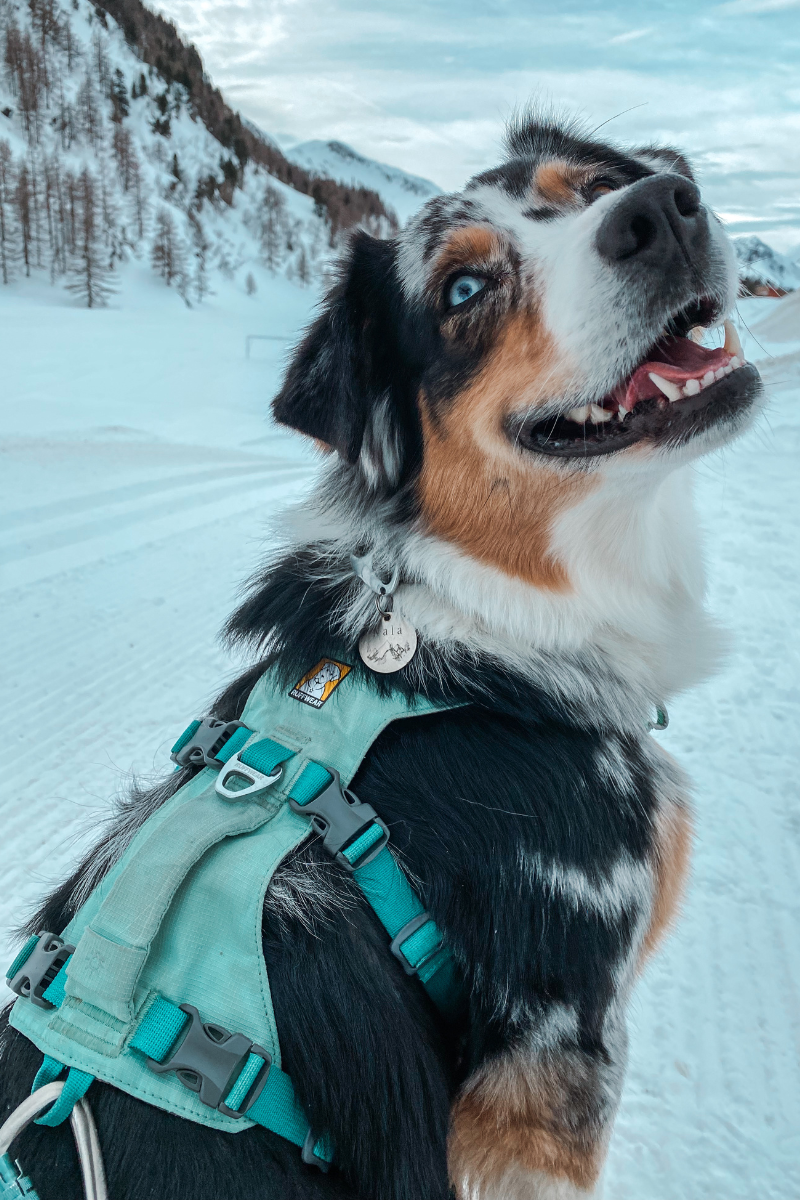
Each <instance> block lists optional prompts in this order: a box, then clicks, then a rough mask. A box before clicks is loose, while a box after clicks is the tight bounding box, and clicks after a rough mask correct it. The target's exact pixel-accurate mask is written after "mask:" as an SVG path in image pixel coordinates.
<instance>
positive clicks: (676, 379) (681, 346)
mask: <svg viewBox="0 0 800 1200" xmlns="http://www.w3.org/2000/svg"><path fill="white" fill-rule="evenodd" d="M652 354H653V357H652V358H650V359H648V361H647V362H646V363H642V365H641V366H640V367H637V368H636V370H635V371H634V373H633V375H631V377H630V379H629V380H628V382H627V384H626V385H623V387H620V389H619V392H620V393H624V394H621V395H615V397H614V399H615V400H617V402H618V403H619V406H620V408H624V409H625V410H626V411H627V412H630V410H631V409H632V408H633V406H634V404H636V403H637V401H639V400H650V399H652V398H653V397H654V396H660V395H661V392H660V391H659V389H658V388H657V387H656V385H655V384H654V383H653V381H652V379H651V378H650V373H651V372H652V373H653V374H655V375H660V376H661V378H662V379H667V380H669V382H670V383H675V384H677V385H678V386H679V387H681V386H683V385H684V384H685V383H686V382H687V381H688V380H689V379H702V378H703V376H704V375H705V374H706V372H707V371H712V372H713V371H717V370H719V368H720V367H727V365H728V363H729V362H730V361H731V356H730V354H729V353H728V351H727V350H723V349H722V348H721V347H720V348H719V349H717V350H707V349H706V348H705V346H698V344H697V342H693V341H692V340H691V338H684V337H673V338H664V340H663V341H661V342H659V343H658V345H657V346H656V347H655V349H654V350H653V352H652Z"/></svg>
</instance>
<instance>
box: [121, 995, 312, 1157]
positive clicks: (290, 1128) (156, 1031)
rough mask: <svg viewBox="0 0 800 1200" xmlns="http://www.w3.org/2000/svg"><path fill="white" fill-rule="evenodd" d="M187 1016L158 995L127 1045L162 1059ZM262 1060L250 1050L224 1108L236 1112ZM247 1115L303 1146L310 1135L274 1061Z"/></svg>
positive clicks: (286, 1079)
mask: <svg viewBox="0 0 800 1200" xmlns="http://www.w3.org/2000/svg"><path fill="white" fill-rule="evenodd" d="M189 1019H190V1018H189V1016H188V1015H187V1014H186V1013H185V1012H183V1010H182V1009H180V1008H179V1007H178V1006H177V1004H173V1003H172V1002H171V1001H169V1000H165V999H164V997H163V996H157V997H156V999H155V1000H154V1001H153V1003H152V1004H151V1005H150V1007H149V1008H148V1009H147V1012H146V1013H145V1015H144V1017H143V1018H142V1020H141V1021H140V1023H139V1026H138V1028H137V1030H136V1033H135V1034H134V1036H133V1037H132V1039H131V1042H130V1045H131V1047H132V1049H134V1050H138V1051H140V1052H141V1053H142V1054H145V1055H146V1056H147V1057H148V1058H154V1059H155V1060H156V1062H162V1061H163V1060H164V1059H165V1058H167V1056H168V1055H169V1052H170V1050H171V1049H172V1046H173V1045H174V1043H175V1042H176V1041H177V1039H178V1038H179V1037H180V1035H181V1033H182V1032H183V1029H184V1027H185V1025H186V1023H187V1022H188V1021H189ZM264 1062H265V1060H264V1059H263V1058H262V1056H261V1055H260V1054H256V1053H254V1052H252V1051H251V1052H250V1054H249V1055H248V1057H247V1060H246V1062H245V1064H244V1066H243V1067H242V1069H241V1071H240V1072H239V1074H238V1076H237V1078H236V1079H235V1080H234V1082H233V1085H232V1086H231V1088H230V1090H229V1091H228V1094H227V1095H226V1096H225V1098H224V1103H225V1105H226V1107H228V1108H230V1109H232V1110H233V1111H234V1112H236V1111H238V1109H239V1107H240V1105H241V1104H242V1103H243V1102H244V1100H245V1098H246V1097H247V1094H248V1092H249V1091H250V1089H251V1088H252V1086H253V1084H254V1083H255V1081H256V1079H257V1077H258V1074H259V1072H260V1071H262V1070H263V1068H264ZM246 1115H247V1117H248V1118H249V1119H250V1120H251V1121H255V1122H256V1123H257V1124H258V1125H262V1126H263V1127H264V1128H265V1129H269V1130H271V1132H272V1133H277V1134H278V1135H279V1136H280V1137H284V1138H286V1139H287V1141H290V1142H293V1143H294V1144H295V1145H296V1146H305V1144H306V1141H307V1139H308V1137H309V1130H310V1126H309V1123H308V1121H307V1119H306V1116H305V1113H304V1112H303V1109H302V1107H301V1106H300V1103H299V1102H298V1100H297V1097H296V1095H295V1091H294V1087H293V1085H292V1081H291V1079H290V1078H289V1076H288V1075H287V1074H286V1072H285V1071H282V1070H281V1069H280V1067H279V1066H277V1065H276V1064H275V1063H273V1064H272V1065H271V1066H270V1068H269V1072H268V1074H267V1078H266V1082H265V1084H264V1087H263V1088H262V1090H261V1092H260V1093H259V1095H258V1097H257V1099H256V1100H255V1102H254V1103H253V1104H252V1105H251V1106H250V1108H248V1109H247V1112H246ZM323 1151H325V1147H322V1148H321V1149H317V1148H315V1151H314V1152H315V1153H316V1154H317V1155H318V1157H320V1158H323V1159H325V1161H326V1162H330V1161H331V1158H332V1155H329V1154H328V1153H327V1152H323Z"/></svg>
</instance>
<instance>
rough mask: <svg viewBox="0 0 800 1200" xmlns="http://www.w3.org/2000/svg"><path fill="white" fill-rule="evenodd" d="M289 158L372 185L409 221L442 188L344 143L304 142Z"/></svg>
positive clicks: (333, 176) (344, 179)
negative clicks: (361, 152)
mask: <svg viewBox="0 0 800 1200" xmlns="http://www.w3.org/2000/svg"><path fill="white" fill-rule="evenodd" d="M284 153H285V154H286V157H287V158H289V159H291V161H292V162H296V163H299V165H300V166H302V167H305V168H306V169H307V170H309V171H313V172H315V173H316V174H318V175H327V176H328V177H329V178H330V179H336V180H338V182H339V183H344V184H357V185H358V186H359V187H366V188H372V189H373V190H374V191H376V192H377V193H378V194H379V195H380V197H381V199H382V200H383V201H384V203H385V204H386V205H387V206H388V207H389V208H391V209H392V210H393V211H394V212H395V213H396V214H397V216H398V218H399V220H400V221H401V222H402V223H403V224H405V222H406V221H407V220H408V218H409V217H411V216H413V215H414V213H415V212H416V211H417V209H418V208H419V207H420V206H421V205H422V204H424V203H425V201H426V200H429V199H430V198H431V196H439V195H441V192H442V189H441V188H440V187H438V186H437V185H436V184H435V183H432V182H431V181H430V179H422V178H421V177H420V176H419V175H409V174H408V172H406V171H401V170H400V168H399V167H390V166H387V165H386V163H381V162H376V161H375V159H372V158H365V157H364V156H363V155H362V154H359V153H358V152H357V151H355V150H353V148H352V147H351V146H347V145H345V143H344V142H322V141H312V142H301V143H300V144H299V145H297V146H292V147H290V148H288V149H285V150H284Z"/></svg>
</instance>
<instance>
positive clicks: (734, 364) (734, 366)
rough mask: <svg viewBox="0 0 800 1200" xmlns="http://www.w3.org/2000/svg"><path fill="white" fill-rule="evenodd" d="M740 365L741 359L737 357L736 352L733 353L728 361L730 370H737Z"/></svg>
mask: <svg viewBox="0 0 800 1200" xmlns="http://www.w3.org/2000/svg"><path fill="white" fill-rule="evenodd" d="M741 365H742V360H741V359H740V358H739V356H738V354H734V356H733V358H732V359H731V361H730V367H731V370H732V371H738V370H739V367H740V366H741Z"/></svg>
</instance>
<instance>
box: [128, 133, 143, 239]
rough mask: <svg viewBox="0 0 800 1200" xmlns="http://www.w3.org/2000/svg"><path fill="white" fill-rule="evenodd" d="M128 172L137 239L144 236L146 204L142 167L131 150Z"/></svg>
mask: <svg viewBox="0 0 800 1200" xmlns="http://www.w3.org/2000/svg"><path fill="white" fill-rule="evenodd" d="M128 172H129V175H130V192H131V195H132V197H133V214H134V218H135V221H136V232H137V235H138V237H139V240H140V241H141V239H142V238H143V237H144V219H145V214H146V211H147V210H146V205H145V199H144V187H143V180H142V168H141V166H140V165H139V159H138V158H137V157H136V155H135V153H134V152H133V150H131V153H130V157H129V159H128Z"/></svg>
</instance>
